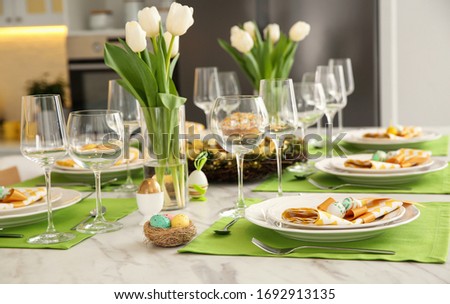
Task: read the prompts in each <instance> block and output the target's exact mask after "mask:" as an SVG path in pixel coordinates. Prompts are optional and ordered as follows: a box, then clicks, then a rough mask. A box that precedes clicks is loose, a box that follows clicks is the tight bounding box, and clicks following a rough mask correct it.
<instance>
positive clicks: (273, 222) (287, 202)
mask: <svg viewBox="0 0 450 304" xmlns="http://www.w3.org/2000/svg"><path fill="white" fill-rule="evenodd" d="M347 196H348V195H344V194H333V198H334V199H335V200H342V199H344V198H345V197H347ZM328 197H329V196H328V195H325V194H304V195H301V196H284V197H277V198H273V199H269V200H266V201H263V202H261V203H258V204H254V205H251V206H250V207H248V208H247V209H246V211H245V218H246V219H247V220H249V221H250V222H252V223H253V224H255V225H258V226H260V227H263V228H267V229H270V230H273V231H276V232H277V233H279V234H281V235H283V236H285V237H288V238H292V239H296V240H302V241H310V242H350V241H357V240H363V239H368V238H372V237H375V236H378V235H380V234H382V233H383V232H385V231H387V230H389V229H392V228H395V227H398V226H401V225H404V224H407V223H410V222H412V221H413V220H415V219H417V218H418V217H419V215H420V211H419V210H418V209H417V208H416V207H415V206H414V205H407V206H402V207H400V208H398V209H397V210H395V211H393V212H391V213H389V214H388V216H385V217H383V218H382V219H378V220H376V221H374V222H371V223H368V224H358V225H356V224H355V225H350V226H315V225H302V224H293V223H289V222H286V221H284V220H283V219H282V218H281V214H282V213H283V211H284V210H286V209H288V208H302V207H309V208H315V207H317V206H318V205H319V204H320V203H321V202H323V201H325V200H326V199H327V198H328Z"/></svg>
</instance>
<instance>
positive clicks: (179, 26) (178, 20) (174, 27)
mask: <svg viewBox="0 0 450 304" xmlns="http://www.w3.org/2000/svg"><path fill="white" fill-rule="evenodd" d="M193 14H194V9H193V8H192V7H189V6H187V5H181V4H179V3H177V2H174V3H172V4H171V5H170V9H169V13H168V14H167V19H166V27H167V31H168V32H169V33H171V34H172V35H174V36H181V35H184V34H185V33H186V31H187V30H188V28H190V27H191V26H192V25H193V24H194V17H193V16H192V15H193Z"/></svg>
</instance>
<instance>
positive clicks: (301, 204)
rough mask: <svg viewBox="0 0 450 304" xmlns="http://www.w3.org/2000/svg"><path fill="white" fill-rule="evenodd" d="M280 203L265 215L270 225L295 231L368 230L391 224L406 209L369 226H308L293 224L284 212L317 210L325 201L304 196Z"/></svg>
mask: <svg viewBox="0 0 450 304" xmlns="http://www.w3.org/2000/svg"><path fill="white" fill-rule="evenodd" d="M278 200H279V201H280V202H278V203H273V205H272V206H271V207H269V208H268V209H267V210H266V211H265V213H266V219H267V221H268V222H269V223H271V224H273V225H276V226H279V227H287V228H293V229H298V228H301V229H326V230H341V229H359V228H368V227H374V226H378V225H385V224H387V223H390V222H392V221H395V220H398V219H399V218H401V217H402V216H403V215H404V214H405V212H406V209H405V208H404V207H403V206H400V208H397V209H396V210H393V211H392V212H390V213H388V214H386V216H383V217H380V218H378V219H377V220H375V221H373V222H370V223H367V224H354V225H341V226H338V225H321V226H319V225H314V224H312V225H306V224H299V223H292V222H289V221H286V220H285V219H283V218H282V216H281V215H282V214H283V211H285V210H286V209H288V208H316V207H317V206H318V205H319V204H321V203H322V202H323V201H324V200H325V199H324V200H323V201H316V200H307V199H304V197H303V196H299V197H291V196H287V197H286V198H285V199H278Z"/></svg>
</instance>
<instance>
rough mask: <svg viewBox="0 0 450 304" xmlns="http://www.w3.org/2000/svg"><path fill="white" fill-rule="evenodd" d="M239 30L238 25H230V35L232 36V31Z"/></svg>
mask: <svg viewBox="0 0 450 304" xmlns="http://www.w3.org/2000/svg"><path fill="white" fill-rule="evenodd" d="M240 30H241V28H240V27H239V26H237V25H235V26H233V27H231V30H230V35H231V36H233V35H234V33H236V32H238V31H240Z"/></svg>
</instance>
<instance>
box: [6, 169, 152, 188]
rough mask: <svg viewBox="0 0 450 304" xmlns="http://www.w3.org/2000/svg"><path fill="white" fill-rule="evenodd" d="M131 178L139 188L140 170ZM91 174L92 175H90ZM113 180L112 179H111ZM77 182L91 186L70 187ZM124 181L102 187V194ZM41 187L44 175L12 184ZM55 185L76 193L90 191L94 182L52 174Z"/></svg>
mask: <svg viewBox="0 0 450 304" xmlns="http://www.w3.org/2000/svg"><path fill="white" fill-rule="evenodd" d="M131 172H132V177H133V183H134V184H135V185H136V186H139V185H140V183H141V182H142V179H143V172H142V169H141V170H132V171H131ZM92 174H93V173H92ZM112 178H114V177H112ZM110 179H111V177H110V176H108V177H102V182H105V181H108V180H110ZM77 182H81V183H86V184H90V185H91V186H72V185H70V183H77ZM124 182H125V180H124V179H123V178H122V179H119V180H118V181H116V182H114V183H111V184H108V185H105V186H104V187H102V191H104V192H111V191H114V190H115V189H117V187H118V186H120V185H121V184H122V183H124ZM60 183H62V184H65V185H55V184H60ZM39 184H41V185H43V184H45V179H44V175H41V176H38V177H35V178H31V179H28V180H26V181H23V182H20V183H17V184H14V186H15V187H36V185H39ZM53 185H55V187H63V188H67V189H73V190H77V191H90V190H91V189H92V190H94V189H93V187H94V185H95V182H94V181H93V179H92V181H90V180H86V179H77V177H76V175H70V174H62V173H58V172H54V173H52V186H53Z"/></svg>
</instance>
